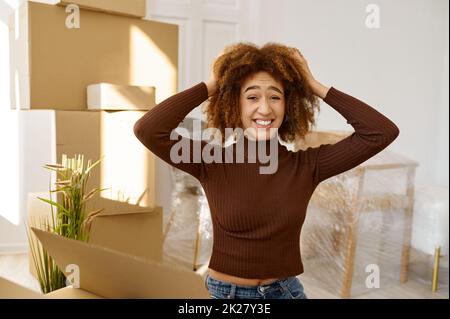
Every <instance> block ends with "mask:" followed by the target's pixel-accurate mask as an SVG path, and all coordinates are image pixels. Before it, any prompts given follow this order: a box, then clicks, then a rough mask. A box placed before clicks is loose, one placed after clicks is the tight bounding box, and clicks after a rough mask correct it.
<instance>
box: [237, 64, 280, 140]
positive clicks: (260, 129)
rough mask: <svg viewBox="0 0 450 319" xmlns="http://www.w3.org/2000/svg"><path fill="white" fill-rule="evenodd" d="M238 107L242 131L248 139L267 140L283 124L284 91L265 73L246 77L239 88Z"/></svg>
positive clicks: (278, 83)
mask: <svg viewBox="0 0 450 319" xmlns="http://www.w3.org/2000/svg"><path fill="white" fill-rule="evenodd" d="M239 107H240V111H241V121H242V124H243V125H244V127H243V129H244V130H246V132H248V133H249V137H250V138H252V139H256V140H267V139H269V138H272V137H273V136H274V135H275V134H276V130H270V128H277V129H278V128H279V127H280V126H281V124H282V123H283V118H284V112H285V99H284V89H283V86H282V84H281V83H280V82H278V81H276V80H275V79H274V78H273V77H272V76H271V75H270V74H269V73H267V72H258V73H255V74H253V75H251V76H250V77H248V78H247V79H246V80H245V81H244V84H243V85H242V87H241V93H240V99H239Z"/></svg>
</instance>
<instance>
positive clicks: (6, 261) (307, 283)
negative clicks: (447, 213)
mask: <svg viewBox="0 0 450 319" xmlns="http://www.w3.org/2000/svg"><path fill="white" fill-rule="evenodd" d="M0 276H1V277H5V278H7V279H9V280H11V281H13V282H16V283H18V284H20V285H22V286H25V287H28V288H30V289H32V290H35V291H37V292H40V289H39V284H38V282H37V281H36V280H35V279H34V277H32V276H31V275H30V273H29V272H28V257H27V255H26V254H10V255H0ZM445 276H446V277H445ZM298 278H299V279H300V280H301V282H302V283H303V285H304V287H305V292H306V294H307V296H308V298H310V299H337V298H339V296H338V294H337V292H336V291H335V290H334V289H327V288H325V287H324V286H323V285H322V284H321V283H320V282H317V280H315V279H314V278H312V277H310V276H308V273H307V272H305V273H304V274H302V275H300V276H299V277H298ZM442 278H443V279H444V281H446V282H444V283H443V284H441V287H440V289H439V290H438V291H437V292H435V293H433V292H431V289H430V283H429V282H426V281H424V280H423V279H421V278H419V276H418V275H417V274H416V273H415V272H411V273H410V277H409V281H408V282H407V283H405V284H400V283H398V284H395V283H394V284H392V285H389V287H380V288H374V289H372V290H370V291H368V292H364V293H360V294H358V295H355V296H352V298H355V299H398V298H406V299H410V298H411V299H429V298H432V299H448V298H449V289H448V268H447V274H444V276H442ZM441 280H442V279H441Z"/></svg>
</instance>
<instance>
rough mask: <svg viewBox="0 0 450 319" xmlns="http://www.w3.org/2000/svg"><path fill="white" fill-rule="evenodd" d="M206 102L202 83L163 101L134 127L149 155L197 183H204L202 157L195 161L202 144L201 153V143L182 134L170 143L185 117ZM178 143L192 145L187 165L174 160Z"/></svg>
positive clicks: (206, 92) (204, 88)
mask: <svg viewBox="0 0 450 319" xmlns="http://www.w3.org/2000/svg"><path fill="white" fill-rule="evenodd" d="M207 98H208V89H207V87H206V84H205V83H204V82H200V83H198V84H197V85H195V86H193V87H191V88H189V89H187V90H184V91H182V92H179V93H177V94H175V95H173V96H171V97H169V98H167V99H166V100H164V101H162V102H161V103H159V104H158V105H156V106H155V107H153V108H152V109H151V110H149V111H148V112H147V113H146V114H144V116H142V117H141V118H140V119H139V120H138V121H137V122H136V123H135V125H134V134H135V135H136V137H137V138H138V139H139V140H140V141H141V143H142V144H144V145H145V146H146V147H147V148H148V149H149V150H150V151H152V152H153V153H154V154H155V155H156V156H158V157H159V158H161V159H162V160H164V161H165V162H167V163H168V164H169V165H172V166H174V167H176V168H178V169H180V170H183V171H185V172H187V173H189V174H191V175H192V176H194V177H196V178H197V179H201V176H202V173H203V169H204V166H203V164H204V163H203V162H202V161H201V156H200V160H194V158H193V156H192V153H193V151H192V150H194V149H195V148H196V147H197V148H198V146H199V144H200V149H201V148H202V142H200V141H193V140H192V139H189V138H186V137H182V136H181V135H179V134H176V137H177V139H171V138H170V135H171V133H172V131H174V129H176V128H177V127H178V125H179V124H180V122H181V121H183V119H184V118H185V117H186V115H187V114H188V113H189V112H190V111H192V110H193V109H194V108H195V107H197V106H199V105H200V104H201V103H202V102H204V101H205V100H206V99H207ZM180 137H181V138H180ZM178 142H180V143H187V145H189V150H191V151H190V152H189V153H190V154H189V156H190V158H189V161H188V162H187V163H185V162H183V161H181V162H179V163H174V162H173V161H172V160H171V156H170V154H171V149H172V146H174V145H175V144H176V143H178Z"/></svg>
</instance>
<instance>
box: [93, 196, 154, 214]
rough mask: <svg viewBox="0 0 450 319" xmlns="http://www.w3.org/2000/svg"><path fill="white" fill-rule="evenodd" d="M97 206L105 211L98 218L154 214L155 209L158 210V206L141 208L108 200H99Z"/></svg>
mask: <svg viewBox="0 0 450 319" xmlns="http://www.w3.org/2000/svg"><path fill="white" fill-rule="evenodd" d="M96 206H97V207H98V208H103V209H104V210H103V211H101V212H100V213H98V214H96V217H100V216H110V215H129V214H139V213H153V212H154V211H155V209H157V208H158V206H139V205H134V204H129V203H126V202H121V201H117V200H111V199H107V198H99V199H98V201H97V203H96Z"/></svg>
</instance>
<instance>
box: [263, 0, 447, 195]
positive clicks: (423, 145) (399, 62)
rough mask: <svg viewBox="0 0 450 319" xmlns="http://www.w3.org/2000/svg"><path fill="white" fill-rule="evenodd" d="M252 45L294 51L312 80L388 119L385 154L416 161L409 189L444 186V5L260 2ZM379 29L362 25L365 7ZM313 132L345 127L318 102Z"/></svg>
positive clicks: (422, 1)
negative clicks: (390, 130) (389, 140)
mask: <svg viewBox="0 0 450 319" xmlns="http://www.w3.org/2000/svg"><path fill="white" fill-rule="evenodd" d="M262 2H263V4H262V8H261V17H260V21H259V26H260V28H259V30H260V33H259V39H258V42H259V43H264V42H267V41H275V42H282V43H285V44H288V45H291V46H296V47H298V48H299V49H300V50H301V51H302V52H303V53H304V56H305V57H306V58H307V60H308V61H309V65H310V68H311V70H312V72H313V74H314V75H315V77H316V79H318V80H319V81H321V82H323V83H324V84H325V85H329V86H335V87H336V88H337V89H340V90H342V91H344V92H346V93H348V94H351V95H353V96H355V97H358V98H361V99H362V100H364V101H366V102H367V103H369V104H370V105H372V106H374V107H375V108H376V109H377V110H379V111H380V112H381V113H383V114H385V115H386V116H387V117H389V118H391V119H392V120H393V121H394V122H395V123H396V124H397V125H398V126H399V128H400V136H399V137H398V139H397V140H396V141H395V142H394V143H393V144H391V145H390V146H389V149H390V150H392V151H397V152H399V153H402V154H404V155H406V156H408V157H410V158H411V159H414V160H417V161H418V162H419V163H420V167H419V168H418V170H417V172H416V184H417V185H426V184H438V185H445V186H448V162H449V157H448V128H449V126H448V107H449V106H448V58H449V56H448V6H449V4H448V1H447V0H433V1H429V0H395V1H392V0H378V1H362V0H339V1H337V0H319V1H317V0H278V1H273V0H262ZM370 3H376V4H378V5H379V8H380V18H381V20H380V28H379V29H368V28H367V27H366V26H365V20H366V16H367V13H366V11H365V8H366V5H367V4H370ZM321 109H322V111H321V113H320V116H319V120H318V128H319V129H351V127H350V126H349V125H347V124H346V122H345V120H344V119H343V117H341V116H340V115H339V114H338V113H337V112H335V111H334V110H332V109H331V107H329V106H327V105H326V104H323V106H322V107H321Z"/></svg>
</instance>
